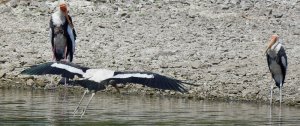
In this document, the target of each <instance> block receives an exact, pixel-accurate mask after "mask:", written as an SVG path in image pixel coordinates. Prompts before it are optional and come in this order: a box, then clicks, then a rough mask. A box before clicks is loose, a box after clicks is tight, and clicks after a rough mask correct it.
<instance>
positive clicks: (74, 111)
mask: <svg viewBox="0 0 300 126" xmlns="http://www.w3.org/2000/svg"><path fill="white" fill-rule="evenodd" d="M88 91H89V90H88V89H87V90H85V91H84V93H83V95H82V97H81V99H80V101H79V104H78V105H77V107H76V109H75V110H74V112H73V116H75V114H76V112H77V111H78V109H79V106H80V104H81V102H82V100H83V98H84V96H85V94H86V93H87V92H88Z"/></svg>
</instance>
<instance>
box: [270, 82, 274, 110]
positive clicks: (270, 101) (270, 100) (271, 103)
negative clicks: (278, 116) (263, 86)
mask: <svg viewBox="0 0 300 126" xmlns="http://www.w3.org/2000/svg"><path fill="white" fill-rule="evenodd" d="M270 92H271V98H270V105H271V104H272V99H273V84H272V83H271V91H270Z"/></svg>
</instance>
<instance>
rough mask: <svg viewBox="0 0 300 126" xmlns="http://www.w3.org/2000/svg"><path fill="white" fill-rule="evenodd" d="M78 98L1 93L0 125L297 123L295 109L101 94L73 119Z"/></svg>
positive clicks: (65, 94) (46, 93) (58, 94)
mask: <svg viewBox="0 0 300 126" xmlns="http://www.w3.org/2000/svg"><path fill="white" fill-rule="evenodd" d="M80 98H81V94H76V95H74V94H70V93H68V92H63V93H61V92H57V91H36V90H32V91H26V90H0V110H1V114H0V125H7V124H16V123H18V124H25V125H26V124H28V125H33V124H37V125H60V124H67V125H75V124H77V125H96V124H98V125H101V124H106V125H114V124H123V125H134V124H143V125H171V124H179V125H180V124H181V125H186V124H194V125H199V124H204V125H211V124H214V125H217V124H222V125H224V124H226V125H245V124H247V125H249V124H250V125H281V124H282V125H285V124H295V125H298V124H299V120H300V113H299V112H298V111H299V109H297V108H292V107H287V106H282V108H280V107H278V106H272V107H270V106H269V105H258V104H241V103H236V102H226V103H225V102H209V101H197V100H196V101H195V100H188V99H177V98H167V97H151V96H148V95H146V96H140V95H138V96H133V95H124V94H122V95H111V94H105V93H100V92H99V93H97V94H96V95H95V98H94V99H93V100H92V101H91V104H90V106H89V108H88V110H87V112H86V115H84V116H83V118H82V119H80V116H75V117H73V111H74V109H75V107H76V105H77V103H78V101H79V100H80ZM83 102H87V100H86V101H83ZM79 111H82V108H80V110H79Z"/></svg>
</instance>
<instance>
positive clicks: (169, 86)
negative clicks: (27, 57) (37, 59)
mask: <svg viewBox="0 0 300 126" xmlns="http://www.w3.org/2000/svg"><path fill="white" fill-rule="evenodd" d="M21 74H29V75H45V74H54V75H61V76H62V77H68V78H74V76H75V75H76V76H78V77H79V78H81V80H76V83H78V84H79V85H81V86H82V87H84V88H87V90H86V91H85V92H84V94H83V96H82V98H81V100H80V102H79V104H78V106H77V107H76V109H75V111H74V115H75V114H76V112H77V111H78V108H79V106H80V104H81V102H82V100H83V98H84V96H85V94H86V93H87V92H88V91H90V90H94V92H93V93H92V96H91V97H90V99H89V101H88V103H87V105H86V107H85V109H84V111H83V112H82V114H81V116H83V115H84V113H85V111H86V109H87V107H88V105H89V103H90V101H91V99H92V98H93V96H94V95H95V92H97V91H99V90H103V89H105V86H106V85H112V86H114V87H115V88H116V89H117V91H118V92H119V89H118V87H117V86H116V84H118V83H122V84H126V83H136V84H141V85H145V86H148V87H152V88H158V89H164V90H174V91H179V92H187V90H186V89H185V86H184V85H183V84H189V83H186V82H182V81H180V80H176V79H172V78H169V77H166V76H163V75H160V74H156V73H152V72H129V71H127V72H126V71H125V72H122V71H112V70H107V69H91V68H88V67H82V66H79V65H76V64H73V63H71V62H65V61H59V62H48V63H44V64H40V65H35V66H32V67H31V68H28V69H26V70H24V71H22V72H21Z"/></svg>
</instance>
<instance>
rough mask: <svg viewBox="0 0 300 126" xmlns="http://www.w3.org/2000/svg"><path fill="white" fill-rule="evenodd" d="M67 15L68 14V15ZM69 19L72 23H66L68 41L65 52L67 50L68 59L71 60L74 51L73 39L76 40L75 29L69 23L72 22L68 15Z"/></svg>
mask: <svg viewBox="0 0 300 126" xmlns="http://www.w3.org/2000/svg"><path fill="white" fill-rule="evenodd" d="M68 16H69V15H68ZM69 19H70V21H71V23H72V24H68V23H67V24H66V25H67V29H66V30H67V33H68V34H67V36H66V37H67V42H68V48H67V52H68V55H69V56H70V57H69V59H70V60H69V61H70V62H72V61H73V55H74V52H75V40H76V36H77V35H76V32H75V29H74V28H72V26H71V25H73V22H72V18H71V17H70V16H69Z"/></svg>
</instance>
